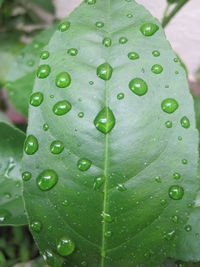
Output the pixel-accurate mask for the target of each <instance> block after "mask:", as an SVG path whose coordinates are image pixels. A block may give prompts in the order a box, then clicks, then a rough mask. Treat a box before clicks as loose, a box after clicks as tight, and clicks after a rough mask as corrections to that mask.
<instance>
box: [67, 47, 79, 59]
mask: <svg viewBox="0 0 200 267" xmlns="http://www.w3.org/2000/svg"><path fill="white" fill-rule="evenodd" d="M67 54H68V55H70V56H73V57H74V56H77V55H78V50H77V49H76V48H70V49H68V50H67Z"/></svg>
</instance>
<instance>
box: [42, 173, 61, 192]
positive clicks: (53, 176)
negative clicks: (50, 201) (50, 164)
mask: <svg viewBox="0 0 200 267" xmlns="http://www.w3.org/2000/svg"><path fill="white" fill-rule="evenodd" d="M57 182H58V175H57V173H56V172H55V171H54V170H45V171H43V172H42V173H41V174H40V175H38V177H37V185H38V187H39V188H40V189H41V190H42V191H47V190H50V189H51V188H53V187H54V186H55V185H56V184H57Z"/></svg>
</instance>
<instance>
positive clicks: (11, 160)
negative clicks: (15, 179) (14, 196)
mask: <svg viewBox="0 0 200 267" xmlns="http://www.w3.org/2000/svg"><path fill="white" fill-rule="evenodd" d="M15 166H16V163H15V161H14V158H12V157H10V158H8V165H7V166H6V169H5V172H4V176H6V177H9V174H10V172H11V171H12V170H13V169H14V168H15Z"/></svg>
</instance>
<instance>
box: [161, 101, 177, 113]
mask: <svg viewBox="0 0 200 267" xmlns="http://www.w3.org/2000/svg"><path fill="white" fill-rule="evenodd" d="M161 107H162V110H163V111H164V112H166V113H173V112H175V111H176V110H177V108H178V107H179V105H178V102H177V101H176V100H175V99H174V98H166V99H165V100H163V101H162V103H161Z"/></svg>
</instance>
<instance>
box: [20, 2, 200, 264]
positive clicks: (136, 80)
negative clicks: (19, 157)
mask: <svg viewBox="0 0 200 267" xmlns="http://www.w3.org/2000/svg"><path fill="white" fill-rule="evenodd" d="M69 49H73V51H76V53H72V54H73V55H72V54H71V52H70V53H68V52H67V51H69ZM47 50H48V51H49V52H50V54H51V57H49V59H48V60H47V61H46V63H45V64H47V65H48V66H49V68H48V73H47V72H46V70H47V67H46V66H45V67H44V66H42V67H40V70H41V69H44V72H43V74H44V73H45V77H41V75H39V76H40V77H39V78H38V79H37V80H36V82H35V87H34V93H38V92H40V93H42V94H43V97H44V98H43V102H42V103H41V104H40V105H39V106H37V107H35V106H34V107H31V109H30V118H29V128H28V138H27V142H26V143H27V146H26V147H25V151H29V152H31V155H30V153H29V152H28V155H26V154H25V156H24V163H23V169H24V171H28V172H31V173H32V177H33V178H32V179H31V180H29V181H28V182H26V183H24V188H25V191H24V197H25V202H26V208H27V211H28V214H29V222H30V225H33V228H32V233H33V235H34V236H35V239H36V241H37V244H38V245H39V248H40V250H41V252H42V254H43V255H44V257H45V259H46V260H47V262H48V264H49V265H50V266H55V267H57V266H61V265H62V263H63V262H64V263H63V264H64V266H82V265H83V266H90V267H111V266H112V267H113V266H115V267H121V266H126V267H132V266H154V267H155V266H159V264H160V263H162V262H164V260H165V258H167V257H168V256H169V254H170V248H171V247H172V246H176V240H177V238H178V235H179V229H180V228H181V227H183V225H184V224H185V222H186V221H187V216H186V215H185V214H186V213H187V212H189V209H190V208H189V207H188V204H189V203H191V202H192V201H193V200H194V199H195V197H196V194H195V193H196V191H197V180H196V172H197V171H196V169H197V160H198V155H197V144H198V135H197V131H196V130H195V121H194V112H193V103H192V98H191V96H190V94H189V91H188V85H187V80H186V77H185V71H184V70H183V68H182V66H181V65H180V63H179V61H178V60H177V58H176V56H175V53H174V52H173V51H172V50H171V47H170V45H169V43H168V42H167V41H166V39H165V36H164V33H163V30H162V29H161V26H160V24H159V23H158V21H157V20H155V19H154V18H153V17H152V16H151V15H150V14H149V13H148V11H147V10H145V9H144V8H143V7H142V6H140V5H138V4H136V2H135V1H124V0H97V1H94V0H93V1H92V0H88V1H84V2H83V3H82V4H81V6H80V7H79V8H78V9H76V10H75V12H74V13H72V14H71V15H70V17H69V18H67V19H66V20H65V21H64V22H63V23H62V24H61V25H60V26H59V28H58V30H57V32H56V33H55V34H54V35H53V37H52V39H51V41H50V43H49V45H48V47H47ZM70 51H72V50H70ZM130 53H131V54H130ZM136 54H137V55H136ZM42 64H43V62H40V65H42ZM180 90H181V94H180ZM69 103H70V105H69ZM55 107H56V110H57V111H56V112H55ZM69 107H70V108H69ZM183 117H187V119H188V120H186V121H187V122H188V121H189V127H185V126H187V125H188V123H186V124H183V125H184V127H183V125H182V124H181V121H182V118H183ZM184 121H185V120H184ZM30 140H34V141H33V142H32V143H31V142H30ZM55 142H56V143H55ZM53 144H54V145H55V144H57V145H58V147H64V149H62V151H61V150H59V149H58V150H57V148H58V147H57V148H56V149H55V147H54V149H53V150H52V146H54V145H53ZM52 151H59V153H52ZM176 217H177V218H178V223H176Z"/></svg>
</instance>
